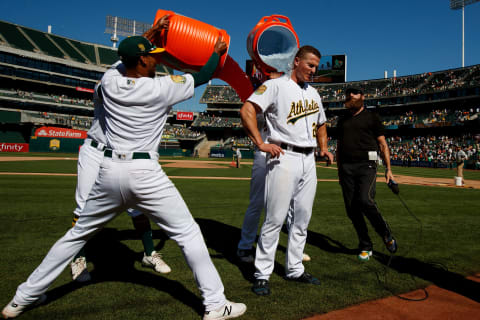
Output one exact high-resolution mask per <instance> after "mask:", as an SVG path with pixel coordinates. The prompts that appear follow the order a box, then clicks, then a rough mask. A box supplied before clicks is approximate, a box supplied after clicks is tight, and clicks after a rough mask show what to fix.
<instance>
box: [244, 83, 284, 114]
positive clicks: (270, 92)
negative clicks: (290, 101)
mask: <svg viewBox="0 0 480 320" xmlns="http://www.w3.org/2000/svg"><path fill="white" fill-rule="evenodd" d="M277 91H278V86H276V84H275V82H274V81H272V80H268V81H265V82H264V83H263V84H262V85H261V86H260V87H258V88H257V90H255V92H253V93H252V95H251V96H250V97H249V98H248V99H247V101H250V102H252V103H254V104H256V105H257V106H259V107H260V109H262V111H263V112H265V111H267V109H268V107H269V106H270V105H272V104H273V103H274V101H275V98H276V97H277Z"/></svg>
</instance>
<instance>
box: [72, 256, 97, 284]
mask: <svg viewBox="0 0 480 320" xmlns="http://www.w3.org/2000/svg"><path fill="white" fill-rule="evenodd" d="M70 267H71V268H72V280H74V281H77V282H87V281H90V280H92V277H91V276H90V273H89V272H88V269H87V260H85V257H78V258H77V259H75V260H73V262H72V263H70Z"/></svg>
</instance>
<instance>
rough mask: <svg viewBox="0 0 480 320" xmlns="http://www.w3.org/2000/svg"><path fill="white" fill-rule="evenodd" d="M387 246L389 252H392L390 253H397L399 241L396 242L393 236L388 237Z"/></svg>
mask: <svg viewBox="0 0 480 320" xmlns="http://www.w3.org/2000/svg"><path fill="white" fill-rule="evenodd" d="M385 246H386V247H387V250H388V251H390V253H395V252H397V249H398V246H397V240H395V238H394V237H393V236H390V237H388V239H387V240H386V241H385Z"/></svg>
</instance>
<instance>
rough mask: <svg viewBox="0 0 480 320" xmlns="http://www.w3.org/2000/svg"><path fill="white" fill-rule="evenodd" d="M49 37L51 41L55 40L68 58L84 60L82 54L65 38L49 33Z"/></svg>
mask: <svg viewBox="0 0 480 320" xmlns="http://www.w3.org/2000/svg"><path fill="white" fill-rule="evenodd" d="M49 37H50V38H52V39H53V41H55V43H56V44H58V45H59V46H60V47H61V48H62V50H63V51H65V52H66V53H67V54H68V56H69V57H70V58H72V59H73V60H76V61H79V62H85V58H84V57H82V55H81V54H80V53H78V52H77V51H76V50H75V49H74V48H73V47H72V45H71V44H70V43H69V42H68V41H67V40H66V39H65V38H62V37H58V36H56V35H53V34H49Z"/></svg>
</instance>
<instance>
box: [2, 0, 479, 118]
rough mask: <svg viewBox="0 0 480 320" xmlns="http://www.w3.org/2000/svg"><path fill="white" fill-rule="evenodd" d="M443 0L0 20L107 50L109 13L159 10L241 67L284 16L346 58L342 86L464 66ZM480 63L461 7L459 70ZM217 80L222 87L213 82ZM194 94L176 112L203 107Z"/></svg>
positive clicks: (9, 10) (187, 2)
mask: <svg viewBox="0 0 480 320" xmlns="http://www.w3.org/2000/svg"><path fill="white" fill-rule="evenodd" d="M449 4H450V1H449V0H403V1H385V0H369V1H359V0H344V1H340V0H315V1H300V2H296V1H282V0H262V1H258V0H256V1H251V0H243V1H218V0H213V1H198V0H197V1H192V0H184V1H171V2H169V3H167V2H162V1H138V2H136V1H125V0H117V1H91V0H84V1H51V0H44V1H36V0H16V1H1V2H0V20H4V21H8V22H12V23H16V24H19V25H22V26H26V27H29V28H33V29H37V30H41V31H47V28H48V25H51V26H52V33H54V34H57V35H60V36H64V37H68V38H72V39H76V40H81V41H86V42H92V43H98V44H103V45H108V46H110V45H111V42H110V36H111V35H109V34H106V33H104V31H105V20H106V19H105V17H106V16H107V15H112V16H119V17H123V18H129V19H135V20H137V21H141V22H147V23H152V22H153V19H154V17H155V13H156V11H157V10H158V9H164V10H171V11H174V12H176V13H179V14H182V15H184V16H188V17H191V18H194V19H197V20H200V21H203V22H206V23H208V24H211V25H214V26H216V27H218V28H221V29H225V30H226V31H227V33H228V34H229V35H230V37H231V43H230V48H229V54H230V56H232V58H233V59H234V60H235V61H237V62H238V63H239V65H240V66H241V67H242V68H245V60H247V59H249V56H248V52H247V49H246V38H247V36H248V34H249V32H250V30H252V28H253V27H254V26H255V25H256V24H257V22H258V21H259V20H260V19H261V18H262V17H264V16H269V15H272V14H281V15H285V16H287V17H289V19H290V21H291V23H292V25H293V27H294V29H295V31H296V33H297V34H298V36H299V39H300V45H304V44H310V45H313V46H315V47H317V48H318V49H319V50H320V51H321V52H322V54H323V55H335V54H346V55H347V59H348V60H347V81H357V80H369V79H378V78H383V77H384V71H385V70H386V71H387V72H388V76H389V77H391V76H392V75H393V70H396V73H397V76H404V75H411V74H418V73H423V72H430V71H439V70H445V69H450V68H458V67H461V65H462V11H461V10H451V9H450V6H449ZM475 64H480V3H474V4H472V5H469V6H467V7H465V66H469V65H475ZM214 83H222V82H214ZM204 88H205V87H204V86H201V87H200V88H197V90H196V94H195V97H194V98H193V99H192V100H190V101H188V102H184V103H182V104H181V105H180V107H177V108H180V109H191V110H196V111H198V110H203V109H205V107H206V106H205V105H199V104H198V100H199V99H200V96H201V94H202V92H203V91H204Z"/></svg>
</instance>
